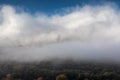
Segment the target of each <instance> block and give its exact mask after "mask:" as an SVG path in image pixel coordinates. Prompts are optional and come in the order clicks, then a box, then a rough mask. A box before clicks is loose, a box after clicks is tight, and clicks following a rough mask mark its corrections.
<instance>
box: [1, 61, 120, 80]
mask: <svg viewBox="0 0 120 80" xmlns="http://www.w3.org/2000/svg"><path fill="white" fill-rule="evenodd" d="M119 79H120V65H119V64H106V63H96V62H94V63H91V62H74V61H69V60H68V61H64V62H60V63H57V62H54V61H42V62H38V63H37V62H34V63H15V62H14V63H13V62H12V63H11V62H7V63H1V64H0V80H119Z"/></svg>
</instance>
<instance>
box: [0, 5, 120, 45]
mask: <svg viewBox="0 0 120 80" xmlns="http://www.w3.org/2000/svg"><path fill="white" fill-rule="evenodd" d="M0 14H1V15H0V39H1V40H0V46H8V45H12V46H17V45H35V44H39V45H41V44H42V45H43V44H47V43H54V42H58V41H61V42H62V41H67V40H69V41H71V40H72V41H73V40H74V41H80V42H83V41H89V42H96V43H98V42H99V43H100V44H101V43H103V44H104V43H106V42H109V43H114V42H120V36H119V35H120V31H119V30H120V27H119V25H120V12H119V11H116V9H115V8H113V7H110V6H97V7H91V6H84V7H83V8H78V7H77V9H74V10H72V11H70V12H69V13H66V14H64V15H62V16H61V15H59V14H55V15H52V16H50V17H48V16H47V15H44V14H42V15H41V14H37V15H31V14H29V13H27V12H24V11H21V12H17V10H16V9H15V8H14V7H12V6H8V5H6V6H2V7H1V9H0Z"/></svg>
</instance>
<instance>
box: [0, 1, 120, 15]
mask: <svg viewBox="0 0 120 80" xmlns="http://www.w3.org/2000/svg"><path fill="white" fill-rule="evenodd" d="M106 3H110V4H111V3H112V4H117V6H118V7H120V6H119V4H120V1H119V0H0V5H12V6H18V7H21V8H23V9H24V10H26V11H28V12H30V13H36V12H43V13H46V14H53V13H55V12H57V11H58V12H59V11H60V10H61V9H63V8H69V7H74V6H84V5H92V6H96V5H103V4H106Z"/></svg>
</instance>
